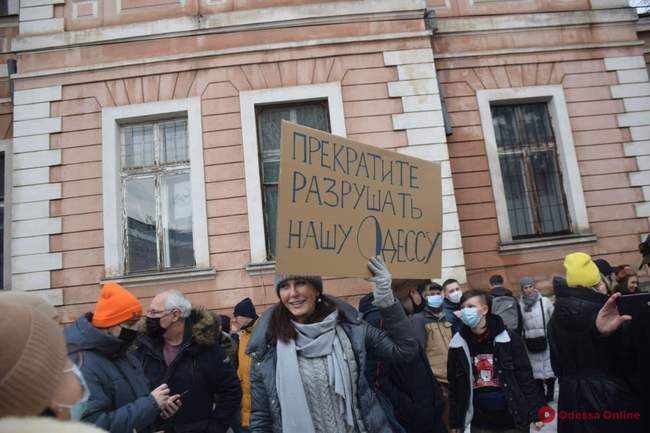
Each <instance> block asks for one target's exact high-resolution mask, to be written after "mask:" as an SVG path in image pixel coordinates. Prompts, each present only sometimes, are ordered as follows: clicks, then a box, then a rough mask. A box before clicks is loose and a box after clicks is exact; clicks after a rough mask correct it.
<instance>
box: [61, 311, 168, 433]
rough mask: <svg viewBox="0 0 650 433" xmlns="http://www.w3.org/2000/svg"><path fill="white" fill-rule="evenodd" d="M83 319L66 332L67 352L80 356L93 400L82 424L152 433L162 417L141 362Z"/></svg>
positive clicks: (119, 432) (112, 431)
mask: <svg viewBox="0 0 650 433" xmlns="http://www.w3.org/2000/svg"><path fill="white" fill-rule="evenodd" d="M91 320H92V314H91V313H88V314H86V315H85V316H83V317H80V318H79V319H77V321H75V322H74V323H73V324H72V325H70V326H69V327H68V328H66V330H65V331H64V335H65V341H66V344H67V346H68V350H69V351H71V352H73V353H77V354H78V355H79V356H80V369H81V372H82V374H83V376H84V379H85V380H86V383H87V384H88V389H89V391H90V399H89V400H88V407H87V409H86V411H85V412H84V414H83V417H82V421H85V422H88V423H92V424H95V425H96V426H98V427H100V428H103V429H104V430H107V431H109V432H110V433H124V432H132V431H133V430H134V429H135V430H136V431H138V433H146V432H152V431H153V426H154V423H155V422H156V419H157V418H158V415H159V414H160V409H159V407H158V404H157V403H156V400H155V399H154V398H153V397H152V396H151V394H150V392H151V390H152V389H153V388H151V387H150V385H149V382H148V381H147V379H146V378H145V376H144V373H143V371H142V367H141V366H140V363H139V362H138V360H137V359H136V358H135V356H134V355H133V354H132V353H130V352H128V351H127V348H126V347H125V346H124V343H123V342H122V341H121V340H119V339H118V338H115V337H113V336H112V335H108V334H107V333H106V332H105V331H102V330H100V329H97V328H95V327H94V326H93V325H92V324H91V323H90V322H91Z"/></svg>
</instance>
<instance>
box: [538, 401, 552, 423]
mask: <svg viewBox="0 0 650 433" xmlns="http://www.w3.org/2000/svg"><path fill="white" fill-rule="evenodd" d="M537 416H538V417H539V420H540V421H542V422H544V423H546V424H548V423H549V422H551V421H553V420H554V419H555V411H554V410H553V408H552V407H551V406H548V405H547V406H543V407H541V408H539V411H538V412H537Z"/></svg>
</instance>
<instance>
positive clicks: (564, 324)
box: [548, 279, 647, 433]
mask: <svg viewBox="0 0 650 433" xmlns="http://www.w3.org/2000/svg"><path fill="white" fill-rule="evenodd" d="M554 285H555V295H556V301H555V311H554V313H553V317H552V318H551V320H550V321H549V324H548V338H549V344H550V348H551V365H552V366H553V371H554V372H555V375H556V376H557V377H558V379H559V385H560V396H559V400H558V413H559V412H565V413H587V414H590V417H591V419H587V420H575V419H567V418H564V419H563V417H559V418H558V432H559V433H574V432H575V433H578V432H579V433H589V432H594V433H597V432H604V431H606V432H608V433H619V432H620V433H624V432H641V431H644V430H643V426H642V423H640V422H639V421H638V420H636V421H627V422H626V421H615V420H607V421H604V417H605V411H609V412H610V413H612V412H619V411H625V412H632V413H633V412H638V411H639V407H638V402H637V401H636V398H635V396H634V395H633V393H632V391H631V387H630V385H629V383H628V381H627V378H626V377H625V375H626V372H627V371H628V369H626V368H625V367H624V366H626V365H630V366H631V363H630V360H632V359H633V358H634V357H633V351H632V348H631V344H630V343H631V342H630V340H629V334H628V331H629V329H628V327H627V326H625V325H624V326H623V327H622V328H620V329H619V330H618V331H616V332H614V333H613V334H611V335H610V336H607V337H604V336H601V335H599V334H598V332H597V330H596V327H595V321H596V316H597V314H598V311H599V310H600V308H602V306H603V305H604V304H605V302H606V301H607V296H606V295H603V294H602V293H597V292H594V291H593V290H591V289H587V288H583V287H567V285H566V281H564V280H563V279H556V280H554ZM646 392H647V390H646ZM604 426H606V429H604V428H603V427H604Z"/></svg>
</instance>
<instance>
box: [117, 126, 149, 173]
mask: <svg viewBox="0 0 650 433" xmlns="http://www.w3.org/2000/svg"><path fill="white" fill-rule="evenodd" d="M154 161H155V144H154V126H153V125H150V124H149V125H147V124H145V125H129V126H124V127H122V165H123V167H124V168H135V167H149V166H153V165H154Z"/></svg>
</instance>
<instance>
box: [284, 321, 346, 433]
mask: <svg viewBox="0 0 650 433" xmlns="http://www.w3.org/2000/svg"><path fill="white" fill-rule="evenodd" d="M337 322H338V311H334V312H333V313H332V314H330V315H329V316H327V317H326V318H325V319H323V320H322V321H320V322H318V323H309V324H303V323H297V322H293V326H294V327H295V329H296V331H297V333H298V335H297V336H296V338H295V339H292V340H289V341H288V342H286V343H285V342H282V341H278V342H277V365H276V368H275V383H276V388H277V392H278V399H279V401H280V408H281V410H282V431H283V433H314V432H315V429H314V424H313V422H312V419H311V414H310V412H309V405H308V403H307V397H306V396H305V389H304V387H303V384H302V378H301V377H300V368H299V366H298V355H300V356H304V357H306V358H320V357H323V356H324V357H326V359H327V377H328V378H329V384H330V386H331V387H333V389H334V392H335V393H336V394H337V395H339V396H340V397H341V399H339V401H340V405H339V413H340V415H341V416H344V417H345V421H346V423H347V424H348V425H349V426H353V425H354V417H353V415H352V383H351V381H350V369H349V367H348V363H347V360H346V359H345V355H344V353H343V347H342V346H341V342H340V341H339V339H338V338H337V337H336V324H337Z"/></svg>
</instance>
